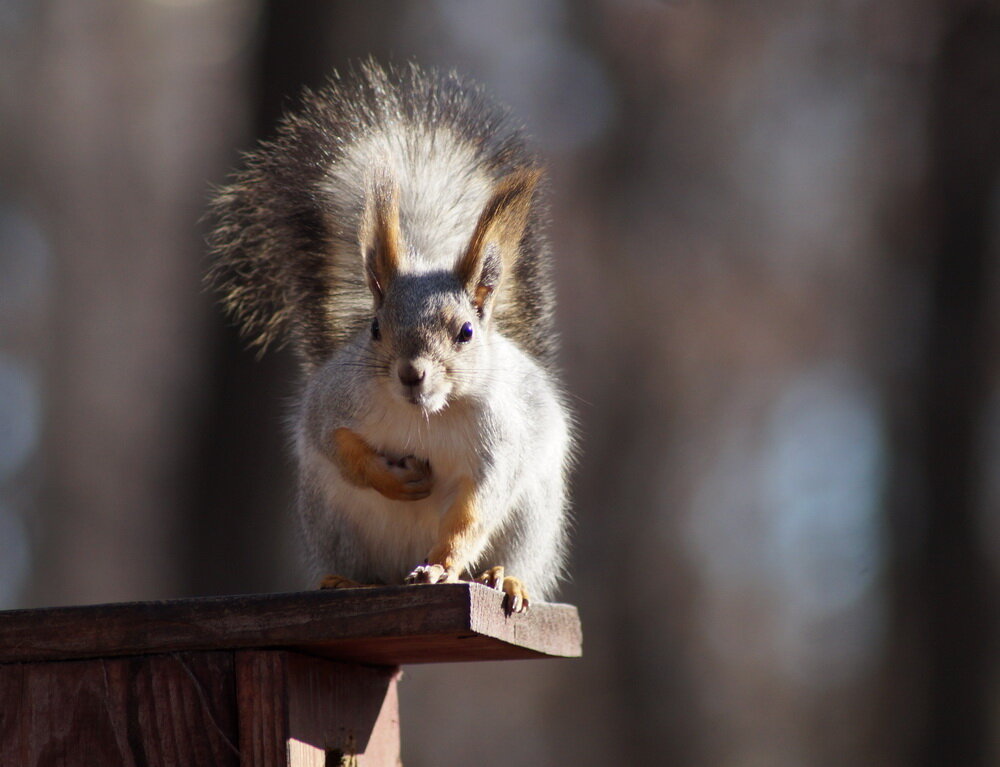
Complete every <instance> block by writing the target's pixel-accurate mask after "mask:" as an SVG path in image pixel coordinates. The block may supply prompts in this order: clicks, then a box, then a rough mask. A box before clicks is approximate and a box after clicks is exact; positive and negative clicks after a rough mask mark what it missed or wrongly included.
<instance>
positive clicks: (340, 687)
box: [236, 650, 400, 767]
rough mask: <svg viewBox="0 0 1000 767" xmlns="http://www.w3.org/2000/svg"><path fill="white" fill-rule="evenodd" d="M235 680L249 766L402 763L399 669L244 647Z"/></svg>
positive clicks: (389, 765) (391, 766)
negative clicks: (398, 690)
mask: <svg viewBox="0 0 1000 767" xmlns="http://www.w3.org/2000/svg"><path fill="white" fill-rule="evenodd" d="M236 677H237V689H238V699H239V710H240V743H241V749H242V752H243V760H244V761H243V765H244V767H325V766H326V765H329V764H341V763H344V764H350V765H354V766H356V767H365V765H368V766H369V767H396V765H398V764H399V759H400V745H399V700H398V695H397V693H396V683H397V679H398V670H397V669H396V668H392V667H373V666H362V665H357V664H348V663H338V662H335V661H330V660H325V659H321V658H313V657H311V656H307V655H302V654H300V653H291V652H281V651H254V650H246V651H241V652H238V653H236ZM342 760H343V761H342Z"/></svg>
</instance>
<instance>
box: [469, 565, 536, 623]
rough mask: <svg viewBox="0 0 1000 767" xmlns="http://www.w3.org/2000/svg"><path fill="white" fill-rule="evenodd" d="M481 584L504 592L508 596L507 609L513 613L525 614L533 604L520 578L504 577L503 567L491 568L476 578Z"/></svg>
mask: <svg viewBox="0 0 1000 767" xmlns="http://www.w3.org/2000/svg"><path fill="white" fill-rule="evenodd" d="M476 580H477V581H479V582H480V583H485V584H486V585H487V586H489V587H490V588H491V589H496V590H497V591H502V592H503V593H504V594H506V595H507V609H508V610H509V611H510V612H512V613H520V612H524V611H525V610H527V609H528V607H529V606H530V604H531V600H530V599H529V598H528V590H527V589H526V588H525V587H524V584H523V583H521V580H520V579H519V578H515V577H513V576H512V575H504V569H503V565H498V566H497V567H491V568H490V569H489V570H487V571H486V572H485V573H483V574H482V575H480V576H479V577H478V578H476Z"/></svg>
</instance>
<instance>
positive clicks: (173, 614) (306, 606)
mask: <svg viewBox="0 0 1000 767" xmlns="http://www.w3.org/2000/svg"><path fill="white" fill-rule="evenodd" d="M501 602H502V595H501V594H499V593H498V592H495V591H493V590H491V589H488V588H486V587H485V586H482V585H480V584H468V583H461V584H443V585H434V586H387V587H379V588H371V589H345V590H337V591H329V592H320V591H311V592H293V593H289V594H255V595H245V596H230V597H198V598H193V599H176V600H165V601H155V602H131V603H116V604H108V605H89V606H76V607H58V608H47V609H46V608H36V609H31V610H13V611H7V612H2V613H0V663H13V662H33V661H47V660H71V659H78V658H94V657H120V656H127V655H142V654H153V653H163V652H178V651H186V650H192V651H194V650H213V649H231V650H238V649H255V648H276V647H284V648H289V649H299V648H301V649H304V650H306V651H308V652H314V653H315V652H317V651H318V652H319V654H322V655H323V656H325V657H330V658H337V657H344V659H350V660H356V661H359V662H391V663H399V662H435V661H438V662H440V661H441V660H444V658H443V657H441V651H442V650H443V649H447V642H448V641H449V640H448V637H452V638H453V639H462V638H465V637H470V636H477V635H482V636H484V637H487V638H490V639H493V640H497V641H500V642H503V643H505V644H508V645H511V649H510V650H509V651H505V652H506V655H510V656H514V657H523V652H522V651H523V650H527V651H528V652H529V653H531V652H538V653H541V654H542V656H545V655H554V656H557V657H559V656H561V657H574V655H579V644H580V643H579V633H580V629H579V619H578V617H577V616H576V609H575V608H573V607H571V606H569V605H538V607H536V608H534V609H533V610H532V612H531V613H529V614H527V615H516V616H505V615H504V613H503V610H502V607H501ZM553 611H554V613H555V614H556V616H557V617H552V615H548V617H546V615H547V613H553ZM534 624H538V625H537V626H536V627H535V628H534V629H533V628H531V627H532V626H533V625H534ZM543 626H546V627H549V628H548V630H547V631H543V630H540V629H542V627H543ZM553 627H554V629H555V630H556V631H568V632H569V635H568V637H562V638H559V637H556V636H555V635H554V634H552V630H553ZM408 637H424V638H426V637H437V638H438V644H439V650H438V651H437V652H436V653H434V652H431V653H424V654H421V653H419V652H418V653H410V654H409V655H410V656H412V657H414V658H416V659H415V660H413V661H410V660H393V659H392V658H391V657H388V656H386V655H385V654H384V653H376V655H378V657H379V660H377V661H376V660H374V659H372V660H369V661H366V660H364V658H361V657H358V656H359V654H363V645H364V643H365V642H366V641H371V642H372V643H373V645H374V644H376V643H377V644H380V645H381V646H382V647H388V646H389V645H390V644H391V642H392V641H393V640H397V641H404V642H405V640H406V639H407V638H408ZM574 637H575V639H574ZM556 640H557V641H556ZM522 642H523V643H524V644H523V646H519V643H522ZM338 644H339V645H340V646H341V647H342V649H343V651H344V652H345V653H348V654H349V656H348V655H344V656H338V655H337V654H336V653H337V646H338ZM414 644H415V645H417V644H419V643H418V642H414ZM574 647H575V651H574ZM358 648H362V650H359V649H358ZM457 648H458V646H457V645H456V649H457ZM550 650H551V651H550ZM483 653H484V654H485V655H487V656H491V657H497V659H499V657H498V656H502V655H504V653H498V652H497V648H496V647H493V646H489V645H484V646H483ZM460 654H461V653H460ZM404 656H406V653H403V654H402V655H401V656H400V657H404ZM528 657H533V656H531V655H529V656H528ZM386 659H387V660H386ZM466 659H472V658H466Z"/></svg>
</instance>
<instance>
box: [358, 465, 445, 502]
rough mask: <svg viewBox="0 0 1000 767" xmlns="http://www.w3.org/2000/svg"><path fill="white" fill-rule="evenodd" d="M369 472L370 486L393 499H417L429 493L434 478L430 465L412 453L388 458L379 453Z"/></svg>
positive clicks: (432, 487)
mask: <svg viewBox="0 0 1000 767" xmlns="http://www.w3.org/2000/svg"><path fill="white" fill-rule="evenodd" d="M374 464H375V466H374V469H373V470H372V471H371V472H370V474H369V477H368V479H369V482H370V483H371V486H372V487H373V488H374V489H375V490H377V491H378V492H380V493H381V494H382V495H384V496H385V497H386V498H390V499H392V500H394V501H419V500H421V499H422V498H426V497H427V496H429V495H430V494H431V491H432V490H433V489H434V479H433V477H432V476H431V465H430V463H428V462H427V461H423V460H421V459H420V458H417V457H416V456H413V455H407V456H404V457H403V458H398V459H395V458H389V457H388V456H385V455H381V454H380V455H379V456H378V457H377V458H376V459H375V461H374Z"/></svg>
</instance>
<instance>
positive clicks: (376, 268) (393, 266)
mask: <svg viewBox="0 0 1000 767" xmlns="http://www.w3.org/2000/svg"><path fill="white" fill-rule="evenodd" d="M358 239H359V241H360V243H361V258H362V262H363V264H364V270H365V280H366V282H367V283H368V289H369V290H370V291H371V292H372V296H374V298H375V305H376V306H380V305H381V304H382V300H383V299H384V298H385V292H386V290H388V289H389V283H390V282H392V280H393V278H394V277H395V276H396V273H397V272H398V271H399V258H400V256H399V251H400V247H401V246H400V240H401V238H400V234H399V188H398V186H397V185H396V182H395V181H394V180H393V179H392V178H391V177H390V176H389V174H388V173H387V172H385V171H379V172H377V173H376V174H374V176H373V177H372V179H371V181H370V182H369V184H368V194H367V197H366V199H365V210H364V213H363V215H362V217H361V228H360V231H359V232H358Z"/></svg>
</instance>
